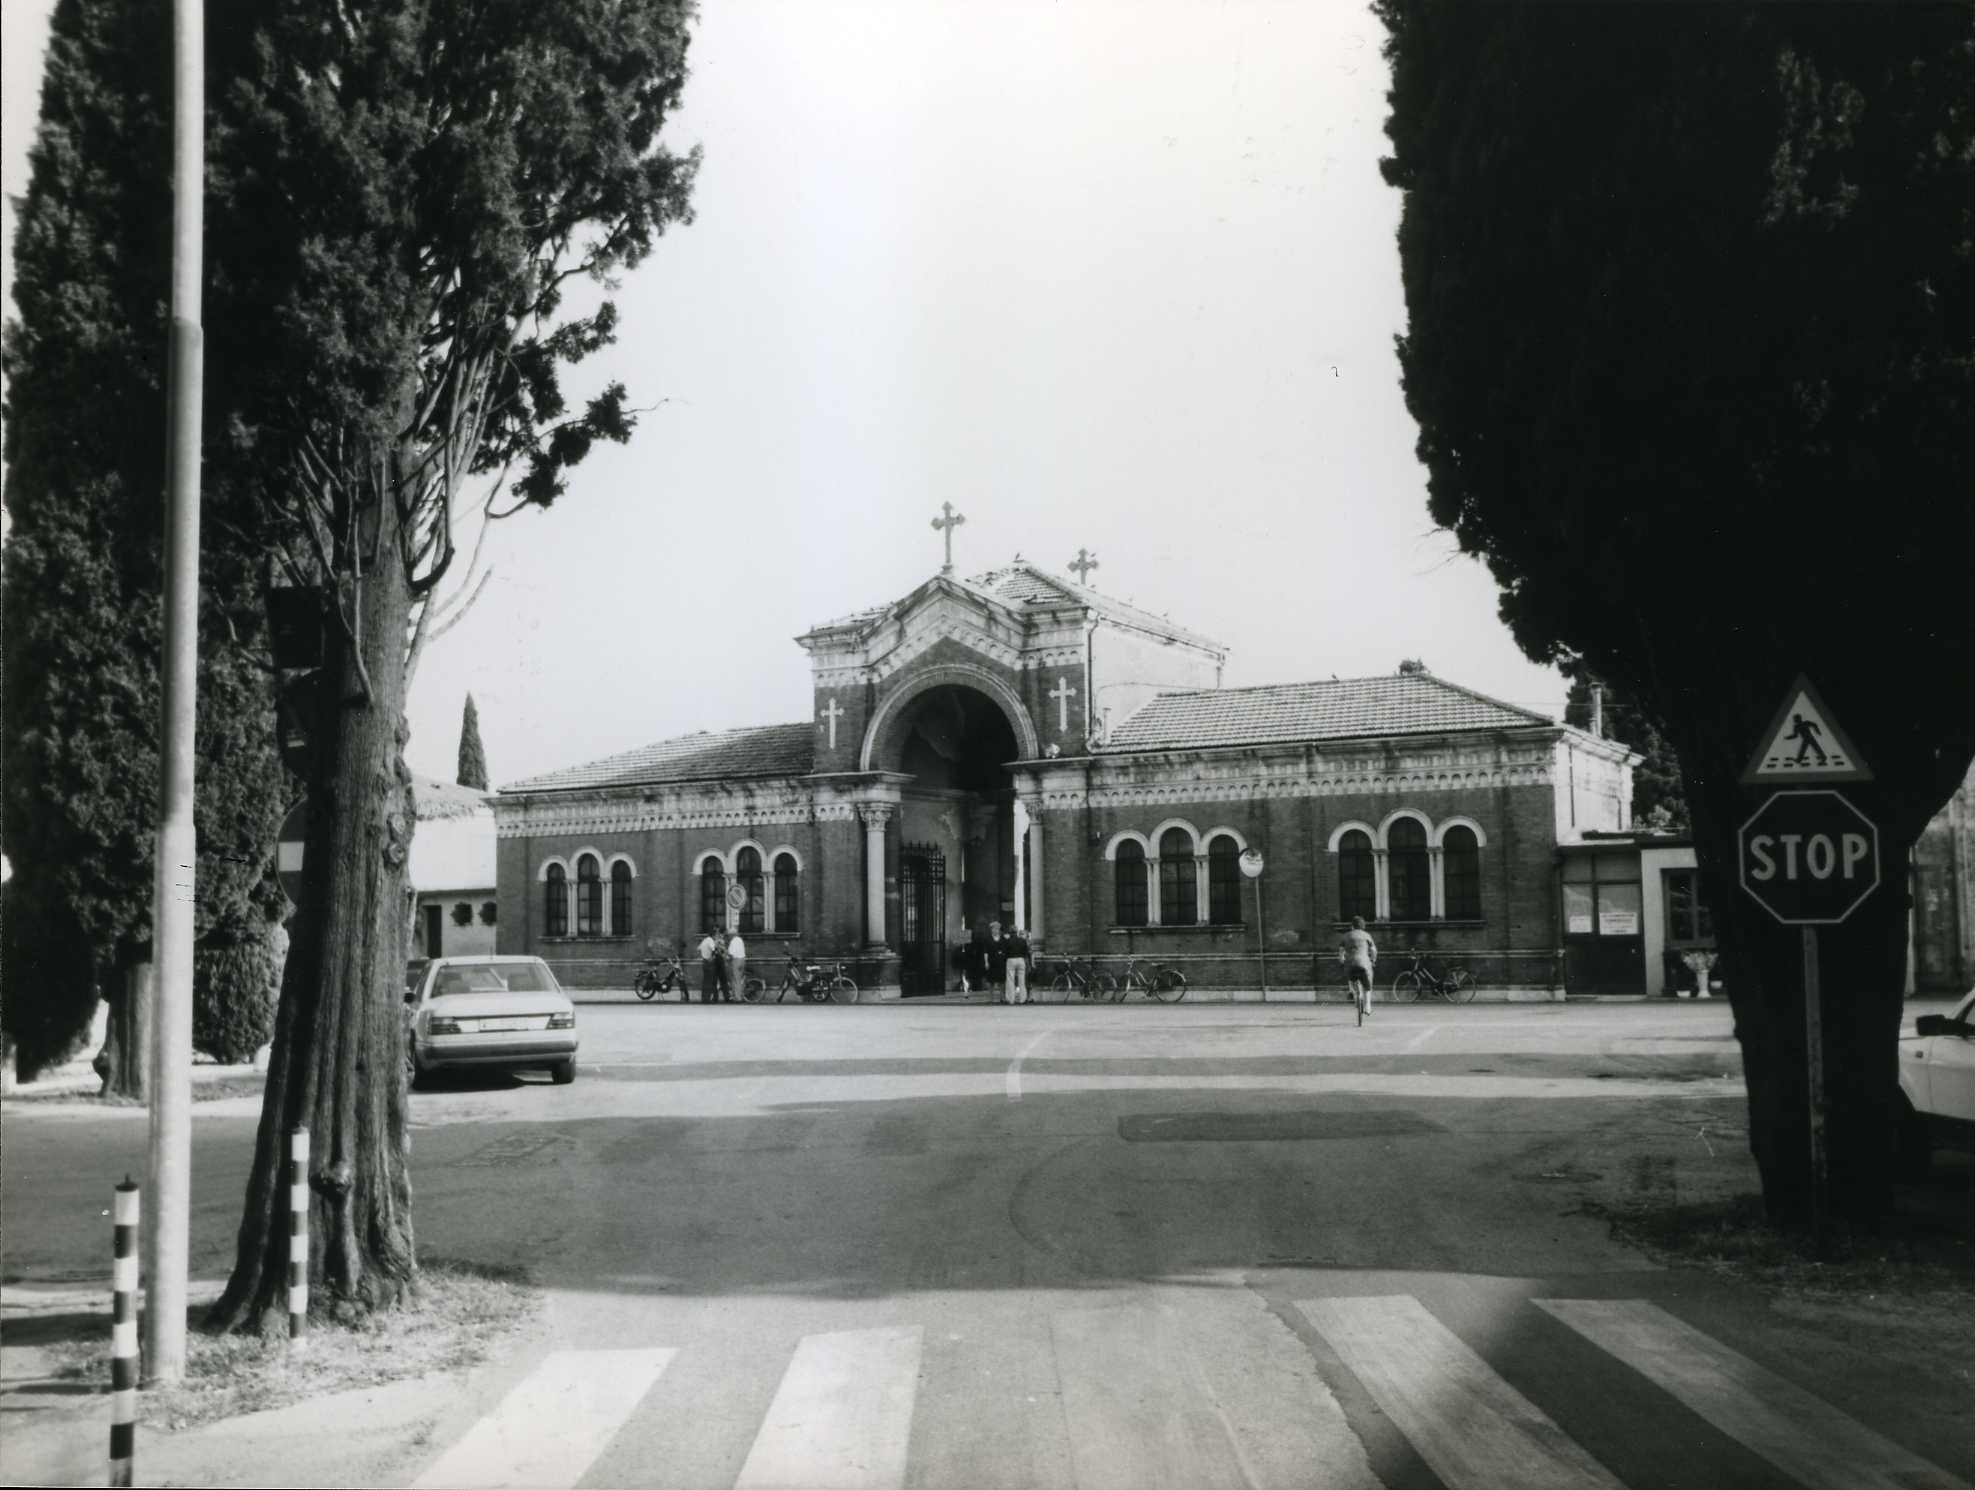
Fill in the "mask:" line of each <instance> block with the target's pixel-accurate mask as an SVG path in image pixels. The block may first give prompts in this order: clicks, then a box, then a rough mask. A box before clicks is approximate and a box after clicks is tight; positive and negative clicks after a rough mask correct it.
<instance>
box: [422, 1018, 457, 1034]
mask: <svg viewBox="0 0 1975 1490" xmlns="http://www.w3.org/2000/svg"><path fill="white" fill-rule="evenodd" d="M425 1033H426V1034H428V1035H457V1034H458V1033H459V1021H458V1020H457V1019H446V1018H443V1017H442V1016H440V1015H437V1014H435V1015H433V1016H432V1017H431V1018H430V1019H428V1020H426V1021H425Z"/></svg>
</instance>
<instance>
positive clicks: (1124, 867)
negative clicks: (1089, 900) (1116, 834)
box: [1111, 838, 1147, 926]
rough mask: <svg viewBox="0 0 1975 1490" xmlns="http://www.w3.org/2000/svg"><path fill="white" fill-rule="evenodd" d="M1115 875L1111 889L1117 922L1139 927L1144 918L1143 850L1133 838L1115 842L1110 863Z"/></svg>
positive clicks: (1145, 907)
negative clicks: (1115, 853)
mask: <svg viewBox="0 0 1975 1490" xmlns="http://www.w3.org/2000/svg"><path fill="white" fill-rule="evenodd" d="M1111 870H1112V874H1113V875H1114V876H1115V887H1114V889H1113V891H1112V894H1113V897H1114V901H1115V910H1116V913H1117V924H1118V925H1120V926H1143V925H1144V924H1145V921H1146V913H1147V906H1146V899H1147V896H1146V892H1145V850H1144V849H1143V848H1142V847H1140V846H1139V842H1138V840H1137V839H1136V838H1127V839H1125V840H1124V841H1123V842H1122V843H1120V844H1119V845H1118V857H1117V861H1116V862H1115V863H1114V864H1113V865H1112V866H1111Z"/></svg>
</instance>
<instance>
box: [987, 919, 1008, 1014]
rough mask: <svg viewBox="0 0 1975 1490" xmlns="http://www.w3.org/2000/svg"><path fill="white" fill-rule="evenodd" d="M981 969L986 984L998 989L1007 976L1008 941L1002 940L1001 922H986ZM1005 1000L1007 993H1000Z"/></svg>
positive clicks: (990, 987) (991, 988)
mask: <svg viewBox="0 0 1975 1490" xmlns="http://www.w3.org/2000/svg"><path fill="white" fill-rule="evenodd" d="M981 970H982V972H984V973H985V974H986V980H985V981H986V986H987V987H988V988H989V989H990V990H993V989H1000V988H1002V987H1003V984H1004V982H1005V980H1006V978H1007V976H1008V943H1007V942H1005V941H1003V940H1002V937H1001V923H1000V922H999V921H990V922H988V934H987V944H986V945H985V946H983V947H982V948H981ZM1002 999H1003V1001H1004V1002H1006V999H1007V994H1006V993H1005V992H1004V993H1003V994H1002Z"/></svg>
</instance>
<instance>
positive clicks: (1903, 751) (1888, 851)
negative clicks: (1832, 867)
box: [1669, 669, 1952, 1225]
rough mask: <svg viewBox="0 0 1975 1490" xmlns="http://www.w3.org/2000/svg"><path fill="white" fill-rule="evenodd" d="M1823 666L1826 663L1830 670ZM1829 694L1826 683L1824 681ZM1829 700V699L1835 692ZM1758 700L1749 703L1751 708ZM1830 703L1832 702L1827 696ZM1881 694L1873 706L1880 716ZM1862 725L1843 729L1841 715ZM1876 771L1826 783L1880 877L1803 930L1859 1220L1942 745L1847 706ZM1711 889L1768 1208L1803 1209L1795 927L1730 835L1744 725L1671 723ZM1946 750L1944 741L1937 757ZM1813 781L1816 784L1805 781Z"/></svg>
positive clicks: (1749, 808) (1891, 1125)
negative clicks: (1752, 889) (1752, 892)
mask: <svg viewBox="0 0 1975 1490" xmlns="http://www.w3.org/2000/svg"><path fill="white" fill-rule="evenodd" d="M1832 671H1834V672H1835V671H1837V670H1836V669H1832ZM1826 691H1827V697H1828V696H1829V693H1830V692H1832V691H1834V690H1832V689H1827V690H1826ZM1834 702H1836V701H1834ZM1761 706H1762V705H1760V704H1758V705H1757V707H1761ZM1839 710H1840V712H1841V713H1842V712H1843V710H1842V704H1839ZM1885 712H1886V711H1885V709H1884V707H1883V704H1882V706H1881V708H1880V714H1881V715H1882V716H1883V715H1884V714H1885ZM1852 717H1856V718H1857V719H1858V720H1859V722H1858V723H1857V724H1856V725H1851V718H1852ZM1847 724H1848V726H1850V727H1851V733H1852V735H1853V739H1854V743H1855V744H1856V745H1857V746H1858V748H1859V752H1860V754H1861V755H1862V756H1863V757H1864V759H1865V760H1866V761H1867V762H1869V763H1870V765H1871V766H1872V768H1873V770H1874V772H1875V773H1876V775H1875V779H1874V780H1873V781H1870V782H1859V783H1849V784H1845V785H1843V786H1841V787H1839V788H1837V790H1839V791H1841V792H1842V793H1843V795H1844V796H1845V797H1846V798H1847V799H1848V800H1849V801H1850V802H1851V803H1852V804H1853V805H1854V806H1856V807H1857V808H1858V809H1859V810H1860V811H1861V812H1863V813H1864V814H1865V815H1866V816H1867V817H1868V818H1870V819H1872V821H1873V822H1875V823H1876V824H1877V825H1878V829H1879V885H1878V888H1877V889H1876V890H1874V891H1873V892H1872V893H1871V894H1870V895H1868V896H1867V897H1866V898H1865V899H1864V900H1863V902H1861V903H1860V904H1859V906H1858V908H1857V909H1856V910H1854V911H1853V912H1852V913H1851V914H1850V916H1848V917H1847V918H1846V919H1845V920H1844V921H1843V922H1842V923H1841V924H1839V925H1834V926H1820V927H1817V928H1815V929H1816V935H1817V944H1818V968H1819V982H1820V985H1821V987H1822V990H1823V997H1822V1000H1821V1009H1822V1023H1823V1037H1824V1073H1825V1075H1824V1082H1825V1107H1826V1115H1827V1116H1826V1122H1827V1130H1826V1152H1827V1155H1828V1159H1829V1174H1830V1214H1831V1216H1832V1217H1833V1219H1834V1220H1837V1221H1839V1222H1847V1223H1855V1224H1863V1225H1869V1224H1871V1223H1872V1222H1874V1221H1876V1220H1877V1219H1879V1218H1880V1217H1882V1216H1883V1215H1884V1214H1885V1213H1886V1212H1887V1211H1888V1209H1889V1208H1890V1206H1891V1203H1892V1174H1893V1171H1894V1163H1893V1158H1894V1145H1895V1139H1896V1132H1897V1119H1898V1112H1899V1107H1898V1103H1899V1095H1898V1094H1899V1077H1898V1069H1897V1068H1898V1048H1897V1045H1898V1038H1899V1026H1900V1019H1901V1014H1902V1003H1903V1000H1904V990H1905V986H1906V984H1905V979H1906V939H1907V912H1908V907H1909V904H1910V892H1909V887H1908V882H1907V871H1906V865H1907V860H1908V850H1909V849H1910V848H1911V846H1912V844H1913V842H1914V841H1915V839H1916V838H1918V836H1919V834H1920V831H1921V830H1922V829H1923V828H1924V827H1925V826H1926V823H1927V820H1928V818H1929V816H1930V815H1931V814H1932V813H1933V811H1934V810H1935V809H1936V808H1937V807H1938V806H1939V803H1940V801H1942V800H1945V797H1946V790H1945V789H1943V790H1940V791H1937V790H1936V786H1937V785H1938V784H1939V783H1941V782H1944V781H1947V780H1949V776H1950V774H1951V773H1944V772H1943V769H1942V759H1943V756H1944V751H1943V750H1942V749H1941V748H1939V747H1937V746H1935V745H1932V744H1928V743H1925V742H1924V741H1923V740H1921V739H1918V738H1917V737H1916V736H1914V735H1913V734H1911V733H1908V732H1905V731H1901V730H1890V729H1877V728H1875V727H1874V725H1873V722H1872V720H1871V718H1870V717H1869V715H1868V713H1867V711H1866V710H1864V709H1859V710H1856V711H1854V714H1853V715H1852V716H1848V717H1847ZM1669 731H1670V732H1671V733H1672V734H1673V735H1674V745H1675V748H1676V750H1677V751H1678V753H1679V755H1680V761H1681V770H1682V775H1683V777H1684V778H1685V781H1686V789H1687V800H1688V805H1689V807H1690V809H1691V810H1692V813H1693V820H1694V843H1695V851H1696V855H1697V857H1698V858H1699V860H1700V865H1701V870H1702V873H1703V875H1704V877H1705V879H1706V882H1707V884H1708V885H1709V887H1710V901H1711V904H1712V907H1713V909H1714V912H1715V926H1716V930H1717V934H1718V936H1719V938H1720V942H1721V949H1722V964H1723V966H1722V975H1723V980H1724V982H1725V984H1726V987H1727V990H1728V996H1729V999H1730V1001H1731V1003H1732V1005H1733V1007H1734V1011H1735V1034H1736V1037H1737V1039H1738V1040H1739V1041H1740V1042H1741V1046H1742V1065H1743V1072H1744V1075H1745V1078H1746V1080H1747V1084H1748V1101H1749V1146H1750V1148H1751V1150H1752V1151H1753V1153H1754V1156H1755V1160H1756V1165H1757V1168H1758V1170H1759V1171H1760V1173H1761V1176H1762V1188H1763V1200H1764V1204H1765V1206H1766V1208H1767V1210H1768V1212H1769V1214H1770V1216H1771V1217H1772V1219H1775V1220H1779V1221H1784V1222H1790V1223H1798V1222H1802V1221H1805V1220H1807V1219H1809V1218H1810V1216H1811V1214H1812V1183H1811V1176H1812V1169H1811V1160H1810V1133H1811V1125H1810V1082H1809V1067H1808V1061H1807V1057H1806V1051H1807V1023H1806V1014H1807V1009H1806V1006H1805V1002H1804V956H1803V929H1802V928H1801V927H1799V926H1794V925H1784V924H1782V923H1781V922H1779V921H1777V920H1776V919H1775V918H1774V917H1773V916H1771V915H1770V914H1769V912H1768V911H1766V910H1764V909H1763V908H1762V907H1761V906H1760V905H1758V904H1757V903H1756V902H1755V901H1754V900H1753V899H1751V898H1750V897H1749V896H1748V895H1747V894H1746V893H1745V892H1744V891H1743V889H1742V886H1741V877H1740V872H1739V850H1738V838H1739V834H1740V831H1741V828H1742V825H1743V824H1744V823H1745V822H1747V820H1748V819H1749V817H1750V816H1751V815H1752V814H1753V813H1754V812H1755V811H1756V809H1757V808H1758V807H1760V806H1761V805H1762V803H1763V802H1765V801H1766V800H1767V799H1768V797H1769V790H1768V789H1763V788H1751V787H1744V786H1741V785H1739V783H1738V778H1739V777H1740V774H1741V772H1742V769H1743V766H1744V764H1745V763H1746V761H1747V758H1748V756H1749V754H1750V751H1751V749H1752V748H1753V741H1752V740H1751V739H1749V738H1745V737H1744V736H1745V735H1747V734H1748V733H1749V732H1750V731H1749V729H1748V727H1747V726H1746V721H1724V720H1719V719H1716V720H1703V721H1698V722H1697V721H1696V720H1694V719H1691V718H1690V719H1687V720H1682V721H1679V722H1677V723H1676V722H1673V721H1670V722H1669ZM1945 754H1952V752H1945ZM1806 785H1814V783H1806Z"/></svg>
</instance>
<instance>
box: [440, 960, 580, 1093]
mask: <svg viewBox="0 0 1975 1490" xmlns="http://www.w3.org/2000/svg"><path fill="white" fill-rule="evenodd" d="M467 1066H481V1067H503V1068H506V1069H509V1070H524V1071H526V1070H541V1071H547V1072H548V1073H549V1075H550V1076H551V1077H552V1078H554V1080H555V1083H556V1085H558V1086H565V1085H567V1084H568V1083H569V1082H572V1081H574V1080H575V1079H576V1006H575V1005H573V1004H572V1003H570V1002H569V999H568V997H567V996H566V995H565V994H564V993H563V991H562V989H561V987H560V985H558V984H557V982H556V980H555V974H554V973H552V972H550V971H549V965H548V964H547V963H546V962H544V961H542V959H541V958H539V957H435V958H433V959H432V961H431V963H430V964H428V965H427V967H426V968H425V972H424V975H423V976H422V977H420V978H419V979H418V981H417V982H416V983H415V984H414V985H413V987H412V990H411V992H409V993H408V994H406V995H405V1075H406V1076H407V1078H408V1079H409V1080H410V1082H411V1084H412V1085H413V1086H417V1085H419V1083H420V1081H421V1079H422V1078H424V1077H425V1076H427V1075H429V1074H431V1073H432V1072H434V1071H439V1070H444V1069H447V1068H459V1067H467Z"/></svg>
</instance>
